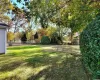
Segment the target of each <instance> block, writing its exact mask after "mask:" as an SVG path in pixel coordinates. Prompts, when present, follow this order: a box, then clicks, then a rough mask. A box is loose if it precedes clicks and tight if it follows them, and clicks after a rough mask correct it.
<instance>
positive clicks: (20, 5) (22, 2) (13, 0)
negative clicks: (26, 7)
mask: <svg viewBox="0 0 100 80" xmlns="http://www.w3.org/2000/svg"><path fill="white" fill-rule="evenodd" d="M10 1H11V2H12V3H13V4H17V7H19V8H22V7H23V4H25V2H24V0H22V1H21V3H19V2H17V0H10Z"/></svg>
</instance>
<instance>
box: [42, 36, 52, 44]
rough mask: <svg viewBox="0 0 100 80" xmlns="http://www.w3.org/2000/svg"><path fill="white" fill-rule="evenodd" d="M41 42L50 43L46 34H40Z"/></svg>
mask: <svg viewBox="0 0 100 80" xmlns="http://www.w3.org/2000/svg"><path fill="white" fill-rule="evenodd" d="M41 44H50V38H49V37H48V36H42V39H41Z"/></svg>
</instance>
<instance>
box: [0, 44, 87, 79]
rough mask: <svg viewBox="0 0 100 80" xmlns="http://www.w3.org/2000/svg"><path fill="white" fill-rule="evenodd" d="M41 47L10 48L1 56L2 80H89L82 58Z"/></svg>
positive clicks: (0, 74)
mask: <svg viewBox="0 0 100 80" xmlns="http://www.w3.org/2000/svg"><path fill="white" fill-rule="evenodd" d="M41 47H42V46H39V45H38V46H16V47H9V48H8V49H7V54H6V55H0V80H87V77H86V74H85V71H84V70H83V67H82V64H81V61H80V58H81V57H80V56H74V55H71V54H70V53H67V52H66V53H63V52H56V51H55V52H49V51H45V50H43V49H42V48H41Z"/></svg>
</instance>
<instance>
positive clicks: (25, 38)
mask: <svg viewBox="0 0 100 80" xmlns="http://www.w3.org/2000/svg"><path fill="white" fill-rule="evenodd" d="M21 41H22V43H26V41H27V37H26V33H25V32H23V34H22V37H21Z"/></svg>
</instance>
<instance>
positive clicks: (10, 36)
mask: <svg viewBox="0 0 100 80" xmlns="http://www.w3.org/2000/svg"><path fill="white" fill-rule="evenodd" d="M12 40H14V33H13V32H7V41H12Z"/></svg>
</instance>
